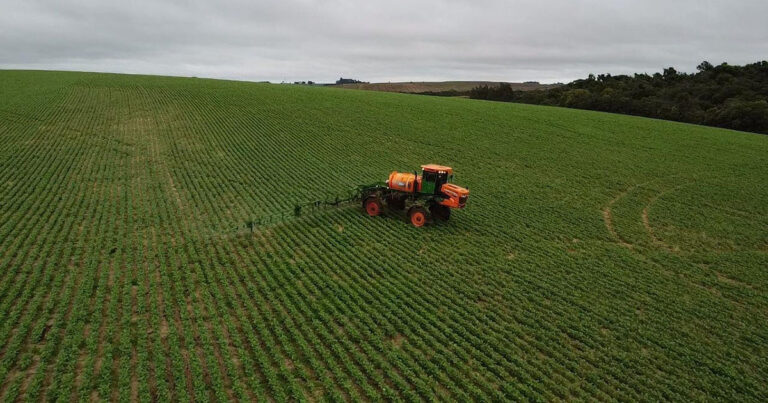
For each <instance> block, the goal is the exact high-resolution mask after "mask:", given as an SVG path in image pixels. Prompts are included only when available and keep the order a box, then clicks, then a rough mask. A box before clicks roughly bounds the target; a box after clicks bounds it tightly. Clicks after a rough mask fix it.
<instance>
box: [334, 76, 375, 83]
mask: <svg viewBox="0 0 768 403" xmlns="http://www.w3.org/2000/svg"><path fill="white" fill-rule="evenodd" d="M336 84H368V83H367V82H365V81H360V80H355V79H352V78H344V77H339V79H338V80H336Z"/></svg>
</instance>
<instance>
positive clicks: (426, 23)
mask: <svg viewBox="0 0 768 403" xmlns="http://www.w3.org/2000/svg"><path fill="white" fill-rule="evenodd" d="M766 16H768V2H766V1H765V0H740V1H722V0H697V1H694V0H678V1H670V0H666V1H663V0H642V1H636V0H613V1H596V0H550V1H543V0H541V1H528V0H517V1H500V0H426V1H404V0H387V1H348V0H329V1H314V0H279V1H278V0H261V1H244V0H236V1H221V2H212V1H177V0H171V1H169V0H164V1H151V0H124V1H99V0H84V1H74V0H2V12H0V68H39V69H64V70H88V71H110V72H125V73H148V74H169V75H186V76H191V75H194V76H201V77H216V78H234V79H248V80H271V81H278V82H279V81H283V80H285V81H294V80H315V81H332V80H335V79H336V78H337V77H339V76H340V75H343V76H345V77H347V76H349V77H354V78H359V79H364V80H368V81H410V80H414V81H415V80H451V79H459V80H461V79H463V80H505V81H522V80H540V81H543V82H552V81H568V80H571V79H574V78H579V77H584V76H586V74H588V73H603V72H610V73H613V74H620V73H632V72H642V71H645V72H654V71H660V70H661V69H662V68H663V67H666V66H675V67H676V68H678V69H680V70H684V71H691V70H693V69H694V68H695V66H696V65H697V64H698V63H699V62H700V61H702V60H705V59H706V60H709V61H711V62H713V63H719V62H722V61H727V62H729V63H734V64H741V63H748V62H753V61H758V60H763V59H767V58H768V24H766V22H765V19H766Z"/></svg>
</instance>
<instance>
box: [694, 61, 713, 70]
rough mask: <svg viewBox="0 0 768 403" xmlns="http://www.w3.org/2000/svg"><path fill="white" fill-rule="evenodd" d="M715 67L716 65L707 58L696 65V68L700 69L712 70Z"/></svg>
mask: <svg viewBox="0 0 768 403" xmlns="http://www.w3.org/2000/svg"><path fill="white" fill-rule="evenodd" d="M713 68H715V66H713V65H712V63H710V62H708V61H706V60H704V61H703V62H701V63H699V65H698V66H696V70H698V71H710V70H712V69H713Z"/></svg>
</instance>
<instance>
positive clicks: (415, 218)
mask: <svg viewBox="0 0 768 403" xmlns="http://www.w3.org/2000/svg"><path fill="white" fill-rule="evenodd" d="M408 219H409V220H410V221H411V224H412V225H413V226H414V227H423V226H424V224H426V223H427V211H426V210H424V208H423V207H421V206H413V207H411V209H410V210H408Z"/></svg>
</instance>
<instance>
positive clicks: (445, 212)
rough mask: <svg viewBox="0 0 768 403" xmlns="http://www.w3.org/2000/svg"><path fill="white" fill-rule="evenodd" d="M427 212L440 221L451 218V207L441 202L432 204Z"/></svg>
mask: <svg viewBox="0 0 768 403" xmlns="http://www.w3.org/2000/svg"><path fill="white" fill-rule="evenodd" d="M429 212H430V213H431V214H432V217H435V218H437V219H438V220H440V221H448V219H449V218H451V209H450V208H448V207H446V206H443V205H442V204H433V205H432V206H431V207H430V208H429Z"/></svg>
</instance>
